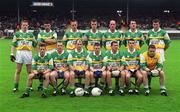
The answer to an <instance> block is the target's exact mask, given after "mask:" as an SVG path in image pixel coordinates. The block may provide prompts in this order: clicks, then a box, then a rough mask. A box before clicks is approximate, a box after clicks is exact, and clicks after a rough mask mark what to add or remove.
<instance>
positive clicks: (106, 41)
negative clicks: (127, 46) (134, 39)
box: [103, 30, 123, 50]
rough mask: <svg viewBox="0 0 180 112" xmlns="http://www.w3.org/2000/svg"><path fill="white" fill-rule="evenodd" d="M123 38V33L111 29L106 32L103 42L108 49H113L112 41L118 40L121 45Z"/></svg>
mask: <svg viewBox="0 0 180 112" xmlns="http://www.w3.org/2000/svg"><path fill="white" fill-rule="evenodd" d="M122 40H123V35H122V34H121V33H120V32H119V31H117V30H115V32H114V33H112V32H111V31H110V30H108V31H107V32H106V33H104V38H103V41H104V42H103V43H104V47H105V48H106V49H107V50H111V42H112V41H117V42H118V44H119V45H121V44H122Z"/></svg>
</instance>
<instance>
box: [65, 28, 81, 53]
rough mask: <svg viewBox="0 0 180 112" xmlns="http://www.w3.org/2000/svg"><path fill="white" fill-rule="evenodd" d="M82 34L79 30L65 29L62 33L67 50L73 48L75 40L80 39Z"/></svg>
mask: <svg viewBox="0 0 180 112" xmlns="http://www.w3.org/2000/svg"><path fill="white" fill-rule="evenodd" d="M82 36H83V34H82V33H81V32H80V31H78V30H77V31H76V32H73V31H72V30H70V31H67V32H66V33H65V34H64V37H63V40H65V41H66V48H67V50H74V49H75V45H76V40H78V39H82Z"/></svg>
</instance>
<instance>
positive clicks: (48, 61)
mask: <svg viewBox="0 0 180 112" xmlns="http://www.w3.org/2000/svg"><path fill="white" fill-rule="evenodd" d="M53 68H54V67H53V60H52V58H51V55H50V54H47V53H46V54H45V56H44V57H41V56H40V54H38V55H36V56H35V57H34V58H33V61H32V69H33V70H37V71H44V70H47V69H50V70H52V69H53Z"/></svg>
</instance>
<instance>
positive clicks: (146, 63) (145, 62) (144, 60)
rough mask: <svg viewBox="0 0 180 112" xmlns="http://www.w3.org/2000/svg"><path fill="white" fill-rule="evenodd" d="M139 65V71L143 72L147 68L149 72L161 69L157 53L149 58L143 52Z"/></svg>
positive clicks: (161, 65) (160, 61)
mask: <svg viewBox="0 0 180 112" xmlns="http://www.w3.org/2000/svg"><path fill="white" fill-rule="evenodd" d="M140 63H141V64H140V65H141V69H143V70H145V69H146V68H149V69H150V70H153V69H156V68H163V62H162V60H161V58H160V54H159V53H155V56H154V57H150V56H149V55H148V52H147V51H146V52H144V53H143V54H141V55H140Z"/></svg>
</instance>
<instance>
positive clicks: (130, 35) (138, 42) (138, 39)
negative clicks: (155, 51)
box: [124, 30, 144, 50]
mask: <svg viewBox="0 0 180 112" xmlns="http://www.w3.org/2000/svg"><path fill="white" fill-rule="evenodd" d="M129 39H134V40H135V48H136V50H139V49H140V48H141V46H142V45H143V44H144V38H143V34H142V33H141V32H140V31H139V30H136V31H135V32H132V31H131V30H128V31H126V32H125V34H124V45H125V46H126V47H127V48H128V46H127V45H128V40H129Z"/></svg>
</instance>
